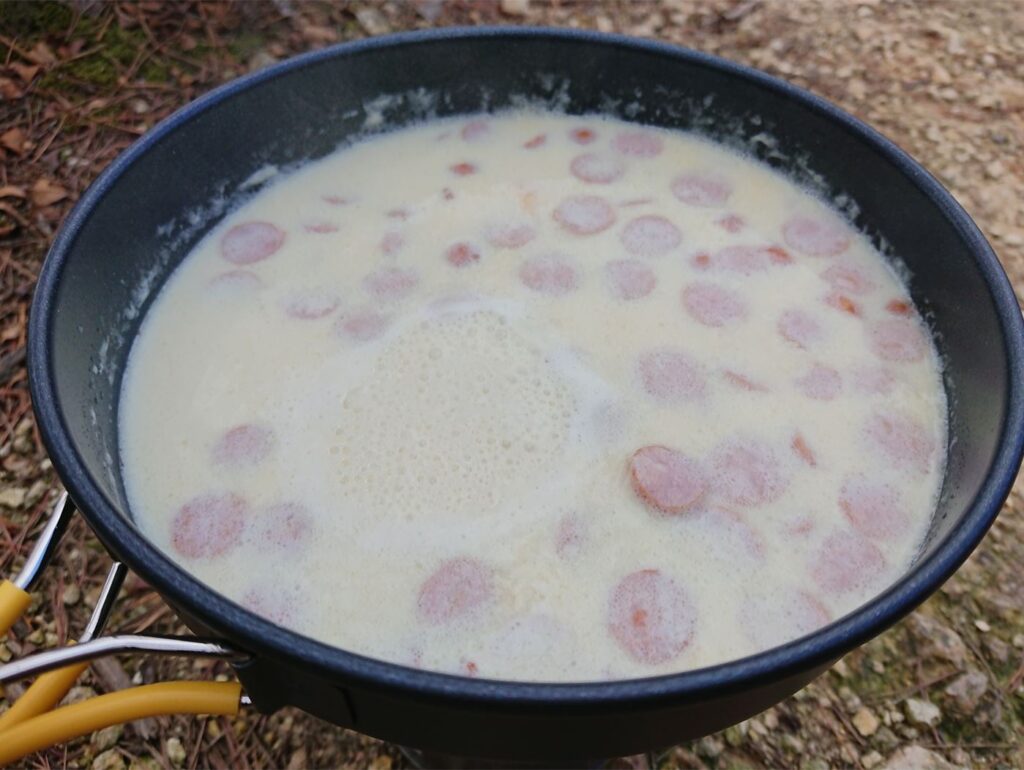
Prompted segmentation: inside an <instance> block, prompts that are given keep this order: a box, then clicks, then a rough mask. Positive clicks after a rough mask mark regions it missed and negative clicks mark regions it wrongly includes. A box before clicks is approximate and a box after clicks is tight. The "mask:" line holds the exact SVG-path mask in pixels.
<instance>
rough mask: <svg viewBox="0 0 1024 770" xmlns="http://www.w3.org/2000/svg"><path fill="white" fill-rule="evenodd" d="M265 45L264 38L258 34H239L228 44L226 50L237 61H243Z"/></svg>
mask: <svg viewBox="0 0 1024 770" xmlns="http://www.w3.org/2000/svg"><path fill="white" fill-rule="evenodd" d="M265 43H266V38H265V37H264V36H263V35H262V34H260V33H259V32H248V31H246V32H240V33H239V34H238V36H237V37H236V38H235V39H234V40H232V41H231V42H230V43H228V50H229V51H230V52H231V54H232V55H233V56H234V57H235V58H236V59H238V60H239V61H245V60H246V59H248V58H249V57H250V56H252V55H253V54H254V53H256V52H257V51H258V50H260V49H261V48H262V47H263V45H264V44H265Z"/></svg>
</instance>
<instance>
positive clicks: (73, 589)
mask: <svg viewBox="0 0 1024 770" xmlns="http://www.w3.org/2000/svg"><path fill="white" fill-rule="evenodd" d="M81 598H82V589H81V588H79V587H78V586H77V585H75V584H74V583H71V584H70V585H66V586H64V593H62V594H61V596H60V600H61V601H62V602H63V603H64V606H65V607H74V606H75V605H76V604H78V602H79V600H80V599H81Z"/></svg>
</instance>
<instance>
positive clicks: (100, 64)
mask: <svg viewBox="0 0 1024 770" xmlns="http://www.w3.org/2000/svg"><path fill="white" fill-rule="evenodd" d="M101 30H103V37H102V38H101V39H100V40H99V41H97V42H96V43H92V41H91V40H90V46H89V47H90V48H93V47H94V48H96V49H97V50H96V51H94V52H93V53H91V54H89V55H88V56H83V57H82V58H79V59H73V60H71V61H69V62H66V63H64V64H59V65H58V66H56V67H54V68H53V69H52V70H50V71H49V72H48V73H46V75H44V76H43V79H42V83H41V85H42V86H43V87H44V88H53V89H56V90H76V89H80V88H81V84H83V83H85V84H88V85H91V86H95V87H96V88H97V89H98V90H103V89H108V88H111V87H113V86H114V85H116V84H117V79H118V77H120V76H121V75H122V74H123V73H124V72H126V71H127V69H128V67H130V66H131V65H132V63H133V62H134V61H135V60H136V58H137V57H138V56H139V53H140V52H141V51H142V50H144V49H145V48H146V46H147V45H148V43H149V41H148V40H147V38H146V36H145V35H144V34H143V33H142V32H141V31H140V30H126V29H122V28H121V27H120V26H118V25H117V24H108V25H106V26H105V28H104V26H103V20H101V19H99V18H91V17H83V18H82V19H80V20H79V23H78V26H77V27H76V29H75V34H76V35H80V36H83V37H88V38H94V37H95V35H97V34H99V32H100V31H101ZM137 77H139V78H141V79H143V80H147V81H149V82H166V81H168V80H169V79H170V78H171V71H170V66H169V64H168V63H167V62H165V61H163V60H162V59H160V58H158V57H150V58H149V59H147V60H146V61H145V62H144V63H143V64H142V66H141V67H140V68H139V71H138V73H137Z"/></svg>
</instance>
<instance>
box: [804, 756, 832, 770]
mask: <svg viewBox="0 0 1024 770" xmlns="http://www.w3.org/2000/svg"><path fill="white" fill-rule="evenodd" d="M800 770H831V767H830V766H829V763H828V762H826V761H825V760H824V759H822V758H821V757H814V758H813V759H806V760H804V761H803V762H801V763H800Z"/></svg>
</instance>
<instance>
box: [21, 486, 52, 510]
mask: <svg viewBox="0 0 1024 770" xmlns="http://www.w3.org/2000/svg"><path fill="white" fill-rule="evenodd" d="M49 488H50V485H49V484H47V483H46V482H45V481H43V480H42V479H39V481H37V482H36V483H34V484H33V485H32V486H30V487H29V488H28V492H27V493H26V494H25V505H26V506H33V505H35V504H36V503H38V502H39V501H40V500H42V499H43V495H45V494H46V491H47V490H48V489H49Z"/></svg>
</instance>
